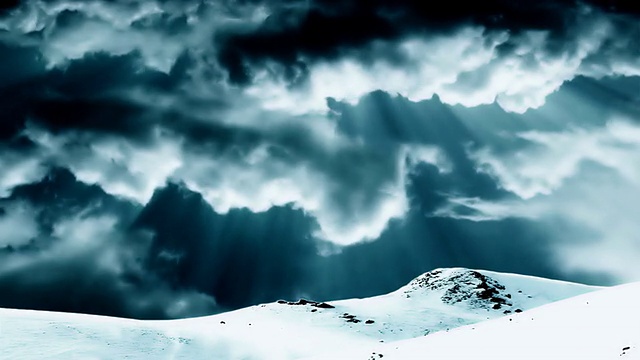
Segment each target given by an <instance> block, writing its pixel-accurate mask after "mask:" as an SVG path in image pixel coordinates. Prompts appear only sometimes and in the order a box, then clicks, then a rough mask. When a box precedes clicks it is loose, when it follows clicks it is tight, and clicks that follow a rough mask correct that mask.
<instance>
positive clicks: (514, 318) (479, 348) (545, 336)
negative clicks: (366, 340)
mask: <svg viewBox="0 0 640 360" xmlns="http://www.w3.org/2000/svg"><path fill="white" fill-rule="evenodd" d="M312 359H316V360H319V359H371V360H373V359H376V360H379V359H384V360H388V359H429V360H462V359H464V360H489V359H491V360H502V359H504V360H507V359H508V360H534V359H535V360H572V359H575V360H608V359H611V360H613V359H621V360H632V359H633V360H637V359H640V283H633V284H626V285H621V286H617V287H613V288H608V289H604V290H600V291H596V292H592V293H589V294H585V295H582V296H577V297H574V298H571V299H567V300H563V301H559V302H556V303H552V304H548V305H545V306H541V307H539V308H535V309H532V310H529V311H525V312H523V313H519V314H514V315H510V316H507V317H503V318H499V319H495V320H490V321H485V322H482V323H479V324H475V325H469V326H465V327H461V328H458V329H456V330H453V331H448V332H440V333H437V334H433V335H429V336H425V337H421V338H415V339H410V340H403V341H398V342H395V343H390V344H376V345H375V346H368V347H367V346H365V347H364V348H362V347H359V346H353V347H351V348H349V349H344V350H342V351H340V352H335V353H331V354H326V353H325V354H322V355H320V356H315V357H312Z"/></svg>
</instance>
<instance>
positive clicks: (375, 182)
mask: <svg viewBox="0 0 640 360" xmlns="http://www.w3.org/2000/svg"><path fill="white" fill-rule="evenodd" d="M465 4H466V3H465ZM639 17H640V14H639V13H638V12H637V9H636V7H634V6H633V5H632V4H630V3H629V2H627V1H622V0H621V1H611V0H609V1H596V0H585V1H540V2H536V3H535V4H533V3H531V4H523V3H521V2H513V1H488V2H487V1H485V2H480V3H477V4H471V5H469V4H466V5H463V4H462V3H461V2H459V1H449V2H446V3H442V4H439V3H438V4H436V3H424V2H417V1H384V0H377V1H360V0H353V1H346V2H339V3H338V2H331V1H324V0H312V1H298V0H290V1H289V0H281V1H276V0H263V1H258V0H247V1H204V0H202V1H200V0H189V1H171V0H157V1H150V0H146V1H142V0H139V1H100V0H96V1H72V0H54V1H44V0H25V1H13V2H5V3H3V5H2V7H1V8H0V53H2V56H1V57H0V167H1V168H2V172H0V203H1V204H0V207H1V209H2V210H1V211H0V232H1V233H2V234H1V235H0V256H1V257H2V259H1V261H0V263H1V264H0V293H1V294H2V295H0V306H10V307H24V308H38V309H47V310H62V311H76V312H88V313H97V314H108V315H118V316H127V317H137V318H173V317H185V316H195V315H202V314H208V313H214V312H219V311H224V310H229V309H234V308H238V307H242V306H247V305H251V304H256V303H260V302H267V301H274V300H277V299H279V298H296V297H300V296H310V297H314V298H317V299H320V300H330V299H332V298H337V297H351V296H368V295H374V294H379V293H382V292H385V291H390V290H393V289H394V288H396V287H398V286H400V285H402V284H404V283H406V282H407V281H409V280H410V279H411V278H412V277H414V276H416V275H418V274H420V273H422V272H424V271H428V270H431V269H433V268H434V267H439V266H468V267H476V268H486V269H491V270H499V271H510V272H518V273H525V274H530V275H539V276H548V277H553V278H561V279H565V280H576V281H585V282H589V283H595V284H613V283H618V282H621V281H631V280H636V279H638V278H640V268H638V267H637V266H636V265H635V262H634V261H633V259H634V256H636V255H637V253H638V250H637V247H636V246H635V242H636V239H635V237H634V236H635V235H634V234H636V233H637V232H638V231H637V230H639V229H638V228H637V225H636V224H635V222H634V221H633V219H631V218H630V217H629V215H628V214H632V213H634V212H637V210H638V201H637V200H639V199H638V193H637V190H636V189H637V185H638V181H640V174H639V173H638V171H637V169H638V168H639V167H640V163H639V159H638V155H637V154H638V150H640V149H639V148H638V147H639V144H638V138H640V133H639V130H638V129H639V127H638V126H639V125H638V124H639V119H640V105H639V104H640V43H639V41H640V40H639V39H640V26H638V20H639ZM380 264H385V266H382V267H381V266H380ZM56 294H72V295H70V296H66V295H65V296H64V297H63V296H60V295H56Z"/></svg>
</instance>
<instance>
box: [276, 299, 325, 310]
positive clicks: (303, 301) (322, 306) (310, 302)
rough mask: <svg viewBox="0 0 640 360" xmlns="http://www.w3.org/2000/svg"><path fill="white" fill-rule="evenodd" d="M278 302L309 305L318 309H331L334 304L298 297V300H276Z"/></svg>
mask: <svg viewBox="0 0 640 360" xmlns="http://www.w3.org/2000/svg"><path fill="white" fill-rule="evenodd" d="M277 303H278V304H282V305H309V306H313V307H316V308H320V309H333V308H335V306H333V305H331V304H328V303H325V302H317V301H313V300H307V299H300V300H298V301H286V300H278V301H277Z"/></svg>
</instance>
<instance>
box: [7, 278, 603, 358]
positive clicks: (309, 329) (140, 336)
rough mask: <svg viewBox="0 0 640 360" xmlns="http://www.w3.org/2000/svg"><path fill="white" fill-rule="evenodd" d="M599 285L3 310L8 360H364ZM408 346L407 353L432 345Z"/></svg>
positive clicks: (486, 284)
mask: <svg viewBox="0 0 640 360" xmlns="http://www.w3.org/2000/svg"><path fill="white" fill-rule="evenodd" d="M597 289H598V288H595V287H589V286H585V285H580V284H573V283H567V282H561V281H554V280H547V279H541V278H535V277H528V276H521V275H514V274H501V273H495V272H489V271H474V270H468V269H462V268H454V269H437V270H434V271H432V272H429V273H426V274H423V275H421V276H419V277H418V278H416V279H414V280H413V281H412V282H411V283H409V284H408V285H406V286H404V287H402V288H400V289H398V290H397V291H394V292H392V293H390V294H387V295H382V296H377V297H372V298H366V299H350V300H341V301H335V302H330V303H329V304H326V303H315V302H311V301H301V302H286V301H280V302H279V303H271V304H263V305H258V306H253V307H249V308H245V309H241V310H237V311H233V312H228V313H224V314H219V315H215V316H208V317H201V318H193V319H183V320H171V321H137V320H128V319H118V318H109V317H101V316H91V315H80V314H65V313H52V312H43V311H27V310H10V309H0V359H296V358H303V357H309V356H317V355H319V354H323V353H324V354H333V355H331V356H333V357H331V356H330V357H329V358H335V356H339V357H338V358H345V357H343V356H342V354H335V352H336V351H338V350H339V351H345V353H346V352H349V353H350V352H354V353H353V356H356V357H355V358H362V357H357V356H358V355H361V353H365V354H368V355H367V356H369V355H370V353H371V352H372V351H375V350H372V351H369V350H370V349H374V348H377V346H379V345H385V344H387V343H390V342H398V341H402V340H406V339H412V338H416V337H418V338H420V339H427V338H429V339H431V338H440V337H441V334H446V333H447V331H448V330H449V329H453V328H456V327H460V326H464V325H468V324H476V323H478V322H482V321H485V320H488V319H495V318H500V317H503V318H504V316H505V315H506V316H511V317H513V318H515V319H520V318H522V315H523V314H527V312H524V313H520V314H518V312H519V311H520V310H527V309H532V308H535V307H538V306H541V305H544V304H548V303H550V302H553V301H557V300H561V299H565V298H569V297H572V296H576V295H579V294H584V293H587V292H591V291H593V290H597ZM514 314H518V315H517V316H515V317H514V316H512V315H514ZM427 334H430V335H429V336H426V337H425V336H424V335H427ZM409 341H411V340H409ZM399 343H400V342H399ZM401 343H402V344H403V345H402V346H403V348H404V347H405V346H406V348H407V349H410V348H413V347H415V346H418V347H420V346H422V345H421V343H420V344H416V345H412V343H410V342H406V343H405V342H401ZM389 345H392V344H389ZM398 350H399V351H400V348H399V349H398ZM380 351H382V350H380ZM385 351H388V350H385ZM405 355H406V354H403V353H398V355H397V356H399V358H404V357H403V356H405ZM346 358H352V357H351V356H348V357H346ZM365 358H368V357H365Z"/></svg>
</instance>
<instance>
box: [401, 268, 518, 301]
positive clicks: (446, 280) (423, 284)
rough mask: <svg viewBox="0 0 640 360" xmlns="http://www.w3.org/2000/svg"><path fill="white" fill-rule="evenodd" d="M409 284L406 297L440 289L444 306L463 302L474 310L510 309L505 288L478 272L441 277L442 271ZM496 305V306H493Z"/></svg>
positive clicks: (431, 273) (421, 277)
mask: <svg viewBox="0 0 640 360" xmlns="http://www.w3.org/2000/svg"><path fill="white" fill-rule="evenodd" d="M409 285H410V286H411V287H412V288H413V289H412V290H407V291H406V292H405V293H407V294H408V293H410V292H411V291H415V290H417V289H420V288H422V289H427V290H433V291H437V290H440V291H442V290H444V294H443V295H442V296H441V300H442V302H444V303H445V304H455V303H461V302H466V303H469V304H470V305H472V306H474V307H478V308H484V309H494V310H498V309H500V308H501V307H502V306H503V305H504V306H512V304H511V303H510V302H509V301H508V299H511V294H508V293H506V291H505V290H506V288H505V286H504V285H502V284H500V283H499V282H498V281H497V280H495V279H493V278H491V277H488V276H486V275H483V274H482V273H480V272H478V271H473V270H462V271H456V272H453V273H452V274H451V275H449V276H443V271H441V270H435V271H432V272H429V273H426V274H424V275H422V276H420V277H418V278H417V279H415V280H413V281H412V282H411V283H410V284H409ZM498 304H499V305H500V306H496V305H498Z"/></svg>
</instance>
